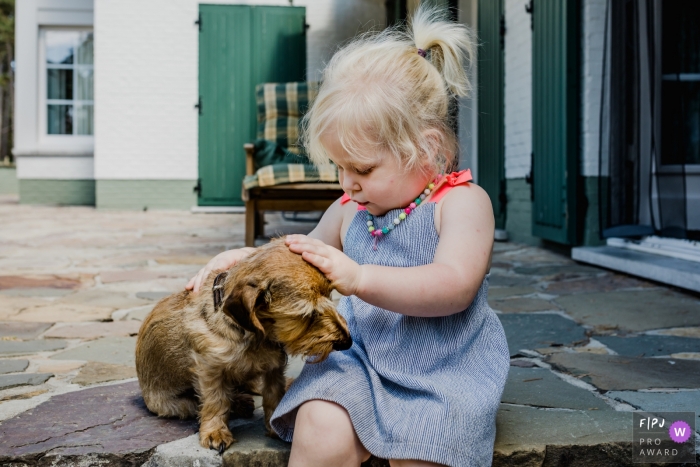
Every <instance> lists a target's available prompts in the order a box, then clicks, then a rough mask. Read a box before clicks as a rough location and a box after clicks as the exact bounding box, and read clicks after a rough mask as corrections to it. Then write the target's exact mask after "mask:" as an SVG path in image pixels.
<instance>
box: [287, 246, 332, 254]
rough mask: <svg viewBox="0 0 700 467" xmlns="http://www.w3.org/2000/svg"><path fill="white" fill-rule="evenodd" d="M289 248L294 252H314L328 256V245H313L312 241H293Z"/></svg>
mask: <svg viewBox="0 0 700 467" xmlns="http://www.w3.org/2000/svg"><path fill="white" fill-rule="evenodd" d="M289 249H290V250H291V251H292V252H294V253H299V254H303V253H313V254H315V255H321V256H327V252H326V245H325V244H321V245H313V244H311V243H292V244H291V245H289Z"/></svg>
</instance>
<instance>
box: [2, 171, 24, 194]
mask: <svg viewBox="0 0 700 467" xmlns="http://www.w3.org/2000/svg"><path fill="white" fill-rule="evenodd" d="M17 193H19V182H18V181H17V169H16V168H14V167H0V195H16V194H17Z"/></svg>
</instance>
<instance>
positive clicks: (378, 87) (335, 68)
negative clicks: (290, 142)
mask: <svg viewBox="0 0 700 467" xmlns="http://www.w3.org/2000/svg"><path fill="white" fill-rule="evenodd" d="M473 37H474V36H473V33H472V32H471V30H470V29H469V28H468V27H467V26H465V25H463V24H458V23H454V22H451V21H449V20H448V19H447V18H446V11H444V10H438V9H436V8H435V7H428V6H425V5H421V6H420V7H419V8H418V9H417V11H416V13H415V14H414V16H413V18H412V19H411V20H410V21H409V24H408V26H407V27H403V26H398V27H391V28H387V29H385V30H383V31H381V32H369V33H365V34H363V35H361V36H359V37H357V38H356V39H354V40H353V41H352V42H350V43H349V44H347V45H346V46H344V47H343V48H341V49H340V50H339V51H337V52H336V53H335V55H333V57H332V58H331V60H330V62H329V63H328V65H327V66H326V68H325V69H324V71H323V78H322V84H321V87H320V89H319V93H318V96H317V97H316V99H315V100H314V102H313V103H312V105H311V108H310V109H309V111H308V112H307V114H306V115H305V116H304V118H303V120H302V133H301V141H302V144H303V145H304V146H305V147H306V151H307V154H308V155H309V158H310V159H311V161H312V162H313V163H314V164H316V165H324V164H327V163H328V161H329V157H328V153H327V151H326V149H325V147H324V146H323V144H322V142H321V137H322V135H324V133H326V132H329V131H333V132H334V133H335V135H336V136H337V138H338V140H339V142H340V144H341V145H342V147H343V148H344V149H345V150H346V151H347V152H348V153H349V154H350V155H351V156H352V158H353V160H357V161H358V162H366V161H371V160H373V159H374V158H375V157H376V153H377V152H379V151H381V152H384V153H388V154H391V155H393V156H394V157H396V158H398V160H399V162H400V164H401V165H403V167H404V168H405V170H407V171H411V170H413V169H416V168H420V169H426V168H427V169H428V170H430V171H433V172H434V173H436V172H438V171H440V170H444V169H445V168H446V167H447V166H448V165H449V164H450V163H451V162H452V160H453V159H454V157H455V154H456V152H457V138H456V136H455V134H454V132H453V131H452V129H451V128H450V126H449V123H448V121H447V120H448V118H447V117H448V115H447V113H448V107H449V99H450V97H451V96H466V95H467V94H468V93H469V91H470V90H471V86H470V83H469V79H468V77H467V73H466V71H465V65H470V64H471V62H472V60H473V56H474V40H473ZM418 49H422V50H423V51H425V55H426V56H425V58H424V57H423V56H421V55H420V54H419V53H418ZM428 130H437V131H436V132H435V134H436V135H438V137H437V138H426V137H425V133H426V131H428ZM436 146H437V147H436ZM426 157H427V158H429V159H431V160H427V159H426Z"/></svg>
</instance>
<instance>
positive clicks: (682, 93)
mask: <svg viewBox="0 0 700 467" xmlns="http://www.w3.org/2000/svg"><path fill="white" fill-rule="evenodd" d="M662 86H663V87H662V96H663V105H662V106H661V113H662V115H661V134H662V138H663V140H662V142H661V144H662V152H661V161H662V164H700V82H698V81H694V82H693V81H689V82H688V81H664V82H663V84H662Z"/></svg>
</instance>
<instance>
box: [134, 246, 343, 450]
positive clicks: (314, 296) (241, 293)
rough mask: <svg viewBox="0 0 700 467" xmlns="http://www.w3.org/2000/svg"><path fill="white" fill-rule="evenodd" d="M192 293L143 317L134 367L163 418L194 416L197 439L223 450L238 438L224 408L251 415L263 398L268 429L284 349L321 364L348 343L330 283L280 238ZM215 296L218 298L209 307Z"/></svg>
mask: <svg viewBox="0 0 700 467" xmlns="http://www.w3.org/2000/svg"><path fill="white" fill-rule="evenodd" d="M218 274H219V273H212V274H211V275H210V276H209V277H208V278H207V280H206V281H205V283H204V284H203V286H202V287H201V289H200V291H199V293H197V294H193V293H191V292H188V291H184V292H180V293H177V294H174V295H171V296H169V297H166V298H164V299H163V300H161V301H160V302H158V304H157V305H156V306H155V308H154V309H153V311H152V312H151V313H150V314H149V315H148V317H147V318H146V319H145V320H144V322H143V325H142V326H141V330H140V331H139V335H138V341H137V343H136V371H137V374H138V378H139V384H140V385H141V391H142V393H143V398H144V400H145V402H146V406H147V407H148V408H149V410H151V411H152V412H154V413H156V414H157V415H159V416H163V417H180V418H189V417H194V416H199V421H200V428H199V441H200V443H201V445H202V446H203V447H205V448H212V449H217V450H219V451H220V452H223V450H224V449H226V448H227V447H228V446H229V445H230V444H231V443H234V442H235V440H234V439H233V436H232V435H231V432H230V431H229V429H228V426H227V423H228V417H229V413H230V412H232V411H233V412H239V414H241V412H247V413H248V414H249V415H250V414H251V413H252V408H253V406H252V398H251V396H250V395H249V394H251V393H253V394H260V395H262V398H263V410H264V412H265V426H266V427H267V430H268V433H269V434H272V431H271V429H270V416H271V415H272V412H273V411H274V410H275V408H276V407H277V404H278V403H279V401H280V400H281V399H282V396H283V395H284V392H285V378H284V369H285V366H286V363H287V355H286V354H285V350H286V352H287V353H289V354H292V355H295V354H301V355H305V356H314V359H315V360H318V361H321V360H323V359H325V358H326V357H327V356H328V354H329V353H330V352H331V351H332V350H334V349H336V350H343V349H347V348H349V347H350V345H351V343H352V341H351V339H350V333H349V332H348V328H347V324H346V322H345V320H344V319H343V317H342V316H341V315H339V314H338V312H337V311H336V309H335V306H334V304H333V302H332V301H331V299H330V293H331V290H332V287H331V284H330V282H329V281H328V280H327V279H326V278H325V277H324V276H323V274H321V272H320V271H318V269H316V268H314V267H313V266H311V265H309V264H308V263H306V262H305V261H304V260H303V259H301V257H300V256H299V255H296V254H294V253H291V252H290V251H289V249H288V248H287V246H286V245H285V244H284V242H282V241H280V240H276V241H273V242H272V243H270V244H268V245H265V246H263V247H260V248H259V249H258V250H257V251H256V252H254V253H253V254H252V255H250V256H248V257H246V258H245V259H243V260H242V261H241V262H239V263H238V264H237V265H235V266H234V267H232V268H231V269H229V270H228V272H227V273H224V274H225V275H226V276H225V279H224V277H223V276H222V277H220V278H219V279H217V281H216V282H217V285H219V284H223V288H221V289H215V290H214V292H212V289H213V287H214V282H215V278H216V277H217V276H218ZM215 302H218V303H215Z"/></svg>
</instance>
